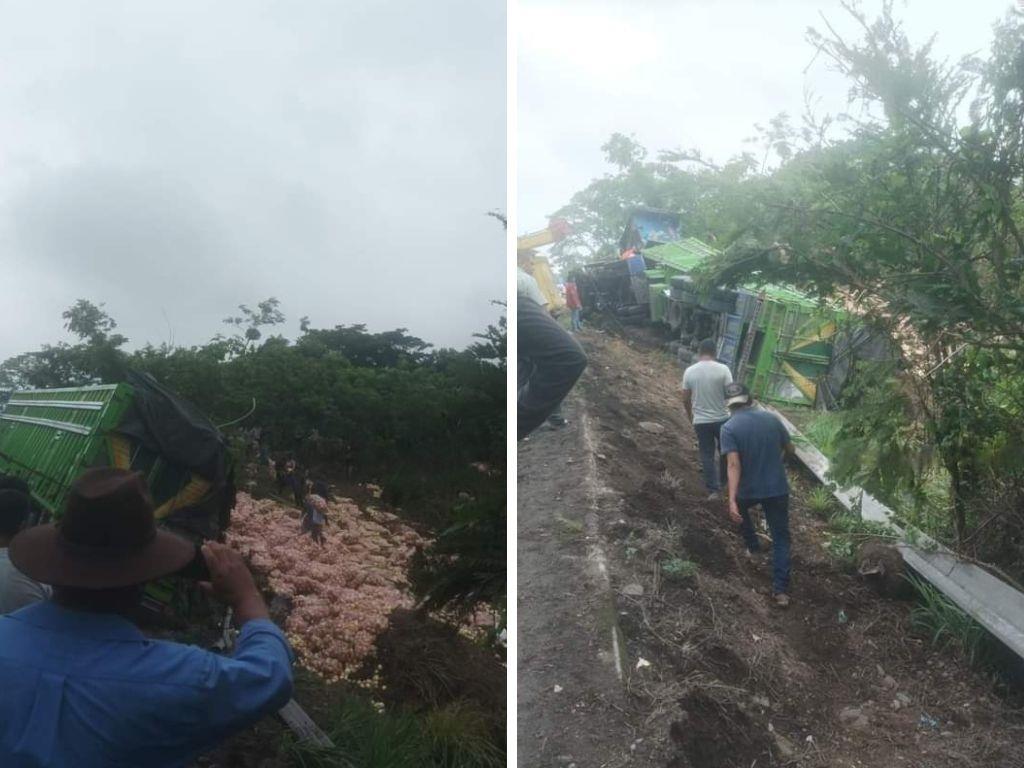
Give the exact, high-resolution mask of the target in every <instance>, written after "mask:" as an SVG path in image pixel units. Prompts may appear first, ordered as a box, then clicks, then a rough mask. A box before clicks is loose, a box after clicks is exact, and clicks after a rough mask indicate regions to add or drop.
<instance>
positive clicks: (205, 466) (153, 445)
mask: <svg viewBox="0 0 1024 768" xmlns="http://www.w3.org/2000/svg"><path fill="white" fill-rule="evenodd" d="M125 380H126V381H127V383H128V384H130V385H131V387H132V389H133V390H134V392H135V394H134V398H133V401H132V405H131V406H130V407H129V408H128V409H127V410H126V411H125V414H124V416H123V417H122V419H121V423H120V424H119V425H118V427H117V431H118V432H120V433H122V434H124V435H126V436H128V437H130V438H132V439H133V440H136V441H138V442H139V444H141V445H142V446H143V447H144V448H145V449H146V450H148V451H150V452H152V453H154V454H157V455H159V456H160V458H161V459H162V460H163V461H165V462H167V463H169V464H172V465H174V466H177V467H179V468H181V469H184V470H188V471H189V472H191V473H194V474H196V475H199V476H200V477H202V478H204V479H205V480H208V481H209V482H210V483H211V486H212V487H211V492H210V493H209V494H207V496H206V497H205V498H204V499H203V500H202V501H200V502H198V503H197V504H194V505H191V506H188V507H184V508H181V509H177V510H175V511H174V512H172V513H171V514H170V515H169V516H168V517H167V518H166V520H165V523H166V524H168V525H170V526H171V527H174V528H176V529H178V530H179V531H180V532H183V533H190V534H193V535H197V536H200V537H202V538H204V539H206V538H219V537H220V535H221V534H222V533H223V531H224V530H225V529H226V528H227V526H228V525H229V523H230V519H231V509H232V508H233V507H234V502H235V487H234V473H233V471H232V469H231V467H230V464H229V460H228V451H227V444H226V442H225V440H224V437H223V435H222V434H221V433H220V430H218V429H217V427H215V426H214V425H213V423H212V422H211V421H210V420H209V419H208V418H206V416H204V415H203V413H202V412H201V411H200V410H199V409H198V408H196V407H195V406H194V405H192V403H190V402H188V401H187V400H184V399H182V398H180V397H178V396H177V395H175V394H174V393H173V392H171V391H170V390H168V389H167V388H165V387H163V386H162V385H161V384H160V383H159V382H157V380H156V379H154V378H153V377H152V376H151V375H149V374H148V373H138V372H135V371H129V372H128V374H127V376H126V378H125Z"/></svg>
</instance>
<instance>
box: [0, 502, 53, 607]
mask: <svg viewBox="0 0 1024 768" xmlns="http://www.w3.org/2000/svg"><path fill="white" fill-rule="evenodd" d="M31 513H32V501H31V499H29V497H28V496H26V495H25V494H24V493H22V492H21V491H15V490H7V489H4V490H0V614H5V613H11V612H12V611H16V610H18V609H19V608H24V607H25V606H26V605H31V604H32V603H38V602H39V601H41V600H47V599H49V597H50V588H49V587H47V586H44V585H42V584H40V583H38V582H36V581H33V580H32V579H30V578H29V577H28V576H26V575H25V574H23V573H22V572H21V571H19V570H18V569H17V568H15V567H14V566H13V565H11V561H10V558H9V557H8V556H7V545H8V544H9V543H10V540H11V539H13V538H14V534H16V533H17V532H18V531H20V530H21V529H22V527H23V526H24V525H25V521H26V520H28V518H29V515H31Z"/></svg>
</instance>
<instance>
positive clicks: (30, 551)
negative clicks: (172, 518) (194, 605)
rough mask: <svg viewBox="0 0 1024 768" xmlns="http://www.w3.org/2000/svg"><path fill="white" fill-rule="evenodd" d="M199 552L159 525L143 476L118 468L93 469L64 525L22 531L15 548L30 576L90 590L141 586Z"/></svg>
mask: <svg viewBox="0 0 1024 768" xmlns="http://www.w3.org/2000/svg"><path fill="white" fill-rule="evenodd" d="M195 553H196V548H195V545H194V544H192V542H190V541H188V540H187V539H183V538H182V537H180V536H176V535H174V534H173V533H170V532H168V531H164V530H160V529H158V528H157V527H156V521H155V519H154V517H153V502H152V500H151V499H150V496H149V491H148V490H147V488H146V485H145V483H144V482H143V480H142V475H140V474H139V473H138V472H132V471H130V470H127V469H115V468H113V467H100V468H97V469H90V470H86V471H85V472H84V473H83V474H82V475H81V476H80V477H79V478H78V479H77V480H76V481H75V483H74V485H72V487H71V493H70V495H69V496H68V500H67V504H66V506H65V510H64V516H63V517H62V518H61V520H60V522H59V523H57V524H56V525H53V524H50V525H38V526H36V527H34V528H29V529H28V530H25V531H22V532H21V533H19V534H18V535H17V536H15V537H14V538H13V539H11V543H10V547H9V548H8V554H9V556H10V558H11V562H12V563H13V564H14V567H15V568H17V569H18V570H19V571H21V572H22V573H24V574H25V575H26V576H28V577H30V578H32V579H35V580H36V581H39V582H42V583H43V584H53V585H55V586H61V587H80V588H83V589H112V588H116V587H128V586H132V585H134V584H142V583H144V582H147V581H150V580H152V579H156V578H159V577H161V576H166V575H168V574H171V573H174V572H176V571H179V570H181V569H182V568H184V567H185V566H186V565H187V564H188V563H189V562H190V561H191V560H192V558H193V557H194V556H195Z"/></svg>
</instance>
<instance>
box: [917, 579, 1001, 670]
mask: <svg viewBox="0 0 1024 768" xmlns="http://www.w3.org/2000/svg"><path fill="white" fill-rule="evenodd" d="M907 579H908V580H909V581H910V583H911V584H913V586H914V589H915V590H916V591H917V595H918V598H919V602H918V604H917V605H916V606H914V608H913V610H912V611H911V612H910V620H911V623H912V625H913V627H914V629H916V630H917V631H918V632H920V633H921V634H922V635H924V636H926V637H927V638H928V640H929V641H930V642H931V644H932V645H934V646H935V647H936V648H939V649H940V650H942V649H945V648H950V647H952V648H954V649H955V650H957V651H958V652H960V653H961V654H962V655H963V656H964V658H966V659H967V661H968V662H969V663H970V664H972V665H975V664H981V663H984V662H985V661H986V658H987V655H988V650H989V644H988V633H987V632H986V631H985V628H984V627H982V626H981V625H980V624H979V623H978V622H976V621H975V620H974V619H972V618H971V617H970V616H968V615H967V614H966V613H964V612H963V611H962V610H960V608H959V607H957V606H956V605H955V604H954V603H953V602H952V601H951V600H949V598H947V597H946V596H945V595H943V594H942V593H941V592H939V590H937V589H936V588H935V587H933V586H932V585H931V584H929V583H928V582H926V581H924V580H923V579H920V578H918V577H916V576H908V577H907Z"/></svg>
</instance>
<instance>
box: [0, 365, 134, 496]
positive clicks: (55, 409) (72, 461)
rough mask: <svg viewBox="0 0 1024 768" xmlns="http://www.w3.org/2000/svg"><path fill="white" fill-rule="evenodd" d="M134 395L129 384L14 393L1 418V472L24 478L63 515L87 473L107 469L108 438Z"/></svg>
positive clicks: (33, 493)
mask: <svg viewBox="0 0 1024 768" xmlns="http://www.w3.org/2000/svg"><path fill="white" fill-rule="evenodd" d="M132 395H133V392H132V389H131V387H130V386H129V385H127V384H109V385H100V386H93V387H77V388H73V389H72V388H68V389H36V390H26V391H21V392H14V393H12V394H11V398H10V399H9V400H8V401H7V404H6V407H5V409H4V412H3V413H0V472H2V473H4V474H8V475H17V476H19V477H21V478H23V479H24V480H25V481H26V482H28V484H29V486H30V487H31V488H32V495H33V497H34V498H35V500H36V502H37V503H38V504H39V505H40V506H41V507H42V508H43V509H45V510H46V511H47V512H48V513H49V514H50V515H54V514H58V513H59V511H60V510H61V509H62V508H63V506H64V501H65V499H66V498H67V493H68V489H69V488H70V486H71V483H72V482H73V481H74V479H75V478H76V477H77V476H78V475H79V474H80V473H81V472H82V470H83V469H85V468H87V467H90V466H96V465H98V464H106V463H108V461H107V460H106V459H107V458H108V457H109V454H110V449H109V444H108V438H109V436H110V435H111V433H112V431H113V430H114V428H115V427H116V426H117V424H118V423H119V422H120V420H121V417H122V416H123V415H124V412H125V409H126V408H127V407H128V406H129V405H130V404H131V401H132Z"/></svg>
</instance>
